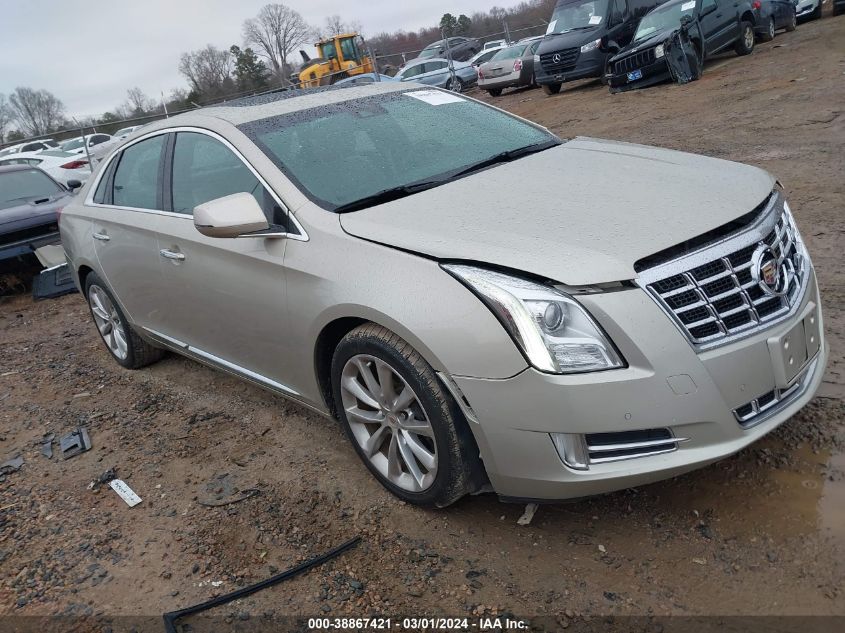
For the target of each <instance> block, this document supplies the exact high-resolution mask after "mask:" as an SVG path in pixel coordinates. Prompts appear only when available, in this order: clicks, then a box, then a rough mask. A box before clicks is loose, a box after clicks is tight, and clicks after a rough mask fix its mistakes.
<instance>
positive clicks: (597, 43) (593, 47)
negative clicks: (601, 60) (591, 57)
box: [581, 40, 601, 53]
mask: <svg viewBox="0 0 845 633" xmlns="http://www.w3.org/2000/svg"><path fill="white" fill-rule="evenodd" d="M600 45H601V40H596V41H595V42H588V43H587V44H584V46H582V47H581V52H582V53H589V52H590V51H594V50H596V49H597V48H598V47H599V46H600Z"/></svg>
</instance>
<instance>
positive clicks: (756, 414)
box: [733, 361, 816, 429]
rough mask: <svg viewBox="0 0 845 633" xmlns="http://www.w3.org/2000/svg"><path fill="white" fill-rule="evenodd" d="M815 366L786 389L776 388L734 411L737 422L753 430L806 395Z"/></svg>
mask: <svg viewBox="0 0 845 633" xmlns="http://www.w3.org/2000/svg"><path fill="white" fill-rule="evenodd" d="M815 366H816V362H815V361H812V362H811V363H810V364H809V365H808V366H807V367H805V368H804V369H803V370H802V371H801V373H800V374H799V375H798V378H797V380H796V381H795V382H794V383H792V384H791V385H790V386H789V387H787V388H786V389H778V388H777V387H775V388H774V389H772V390H771V391H767V392H766V393H764V394H763V395H761V396H757V397H756V398H754V399H753V400H750V401H749V402H746V403H745V404H744V405H742V406H741V407H737V408H736V409H734V410H733V414H734V417H735V418H736V421H737V422H739V425H740V426H741V427H743V428H746V429H747V428H751V427H752V426H754V425H755V424H758V423H760V422H762V421H763V420H765V419H767V418H768V417H769V415H770V414H771V413H773V412H775V411H777V410H779V409H781V408H782V407H785V406H786V405H788V404H789V403H790V402H792V401H793V400H794V399H795V398H797V397H798V396H800V395H801V394H802V393H804V391H805V388H806V386H807V385H808V384H809V381H810V376H811V374H812V373H813V369H814V368H815Z"/></svg>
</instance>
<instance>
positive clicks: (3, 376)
mask: <svg viewBox="0 0 845 633" xmlns="http://www.w3.org/2000/svg"><path fill="white" fill-rule="evenodd" d="M19 373H21V372H19V371H18V370H17V369H13V370H12V371H4V372H3V373H2V374H0V378H5V377H6V376H14V375H15V374H19Z"/></svg>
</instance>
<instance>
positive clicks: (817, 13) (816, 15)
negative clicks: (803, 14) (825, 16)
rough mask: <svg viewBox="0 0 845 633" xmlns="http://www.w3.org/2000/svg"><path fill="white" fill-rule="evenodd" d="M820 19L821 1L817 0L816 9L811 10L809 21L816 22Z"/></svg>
mask: <svg viewBox="0 0 845 633" xmlns="http://www.w3.org/2000/svg"><path fill="white" fill-rule="evenodd" d="M821 17H822V0H819V3H818V5H816V8H815V9H813V12H812V13H811V14H810V19H811V20H818V19H819V18H821Z"/></svg>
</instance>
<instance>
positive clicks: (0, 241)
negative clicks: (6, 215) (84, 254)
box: [0, 221, 59, 246]
mask: <svg viewBox="0 0 845 633" xmlns="http://www.w3.org/2000/svg"><path fill="white" fill-rule="evenodd" d="M58 232H59V225H58V224H57V223H56V222H55V221H53V222H50V223H48V224H42V225H41V226H31V227H29V228H25V229H21V230H19V231H10V232H8V233H3V234H2V235H0V246H10V245H12V244H19V243H21V242H28V241H30V240H35V239H38V238H40V237H48V236H51V235H57V234H58Z"/></svg>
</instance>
